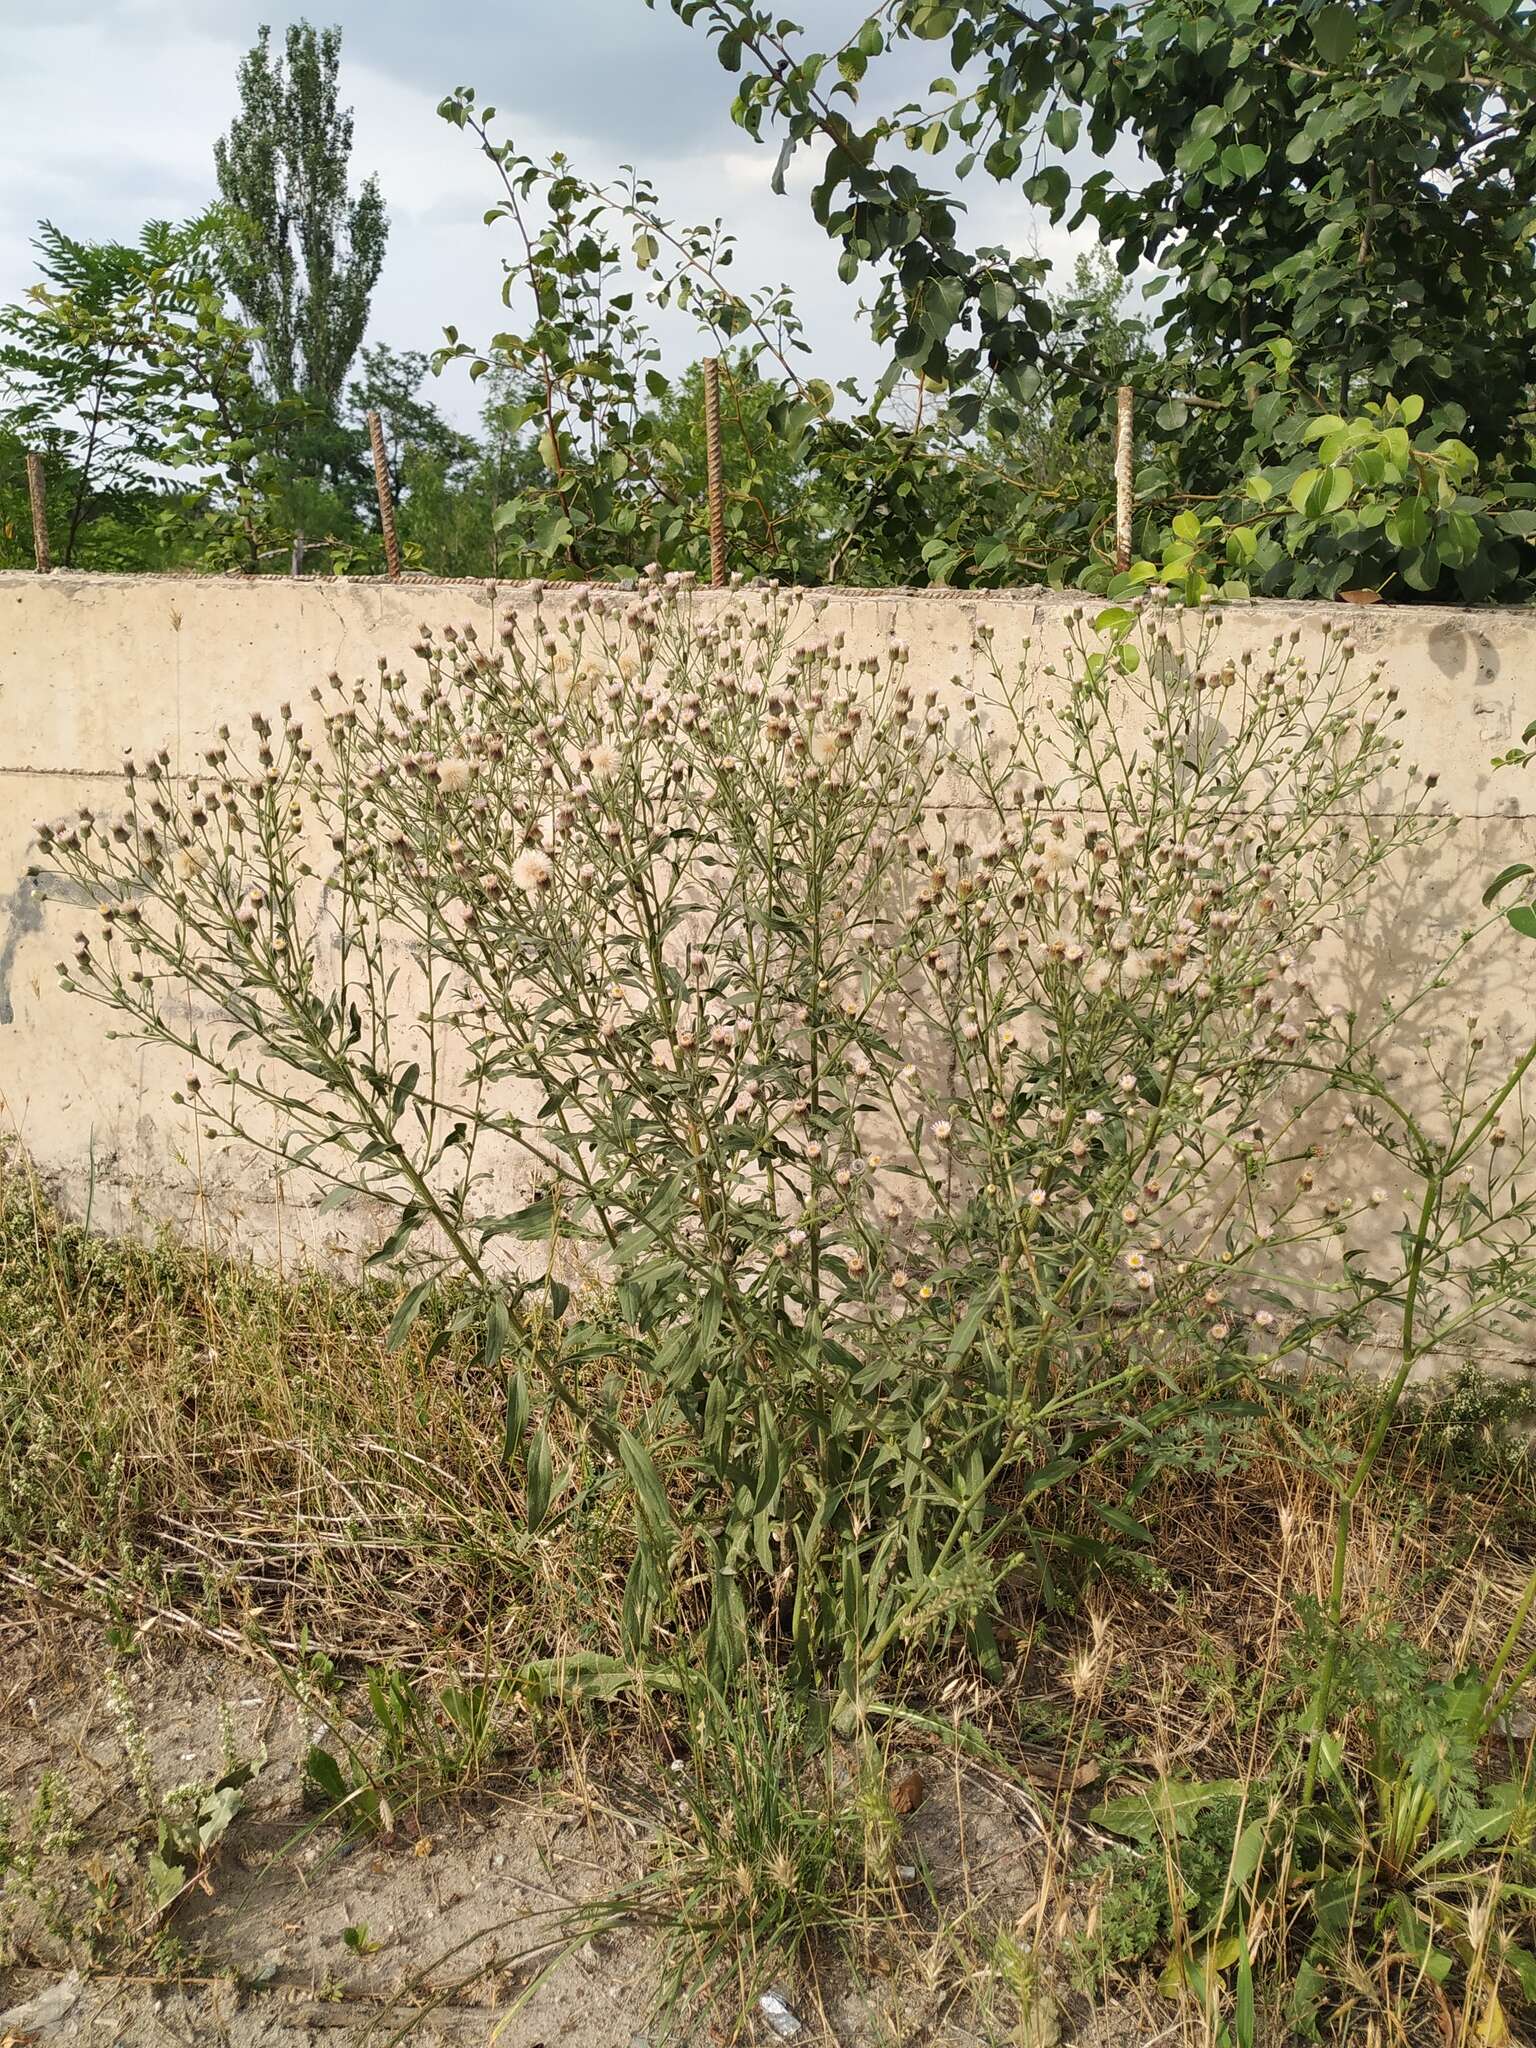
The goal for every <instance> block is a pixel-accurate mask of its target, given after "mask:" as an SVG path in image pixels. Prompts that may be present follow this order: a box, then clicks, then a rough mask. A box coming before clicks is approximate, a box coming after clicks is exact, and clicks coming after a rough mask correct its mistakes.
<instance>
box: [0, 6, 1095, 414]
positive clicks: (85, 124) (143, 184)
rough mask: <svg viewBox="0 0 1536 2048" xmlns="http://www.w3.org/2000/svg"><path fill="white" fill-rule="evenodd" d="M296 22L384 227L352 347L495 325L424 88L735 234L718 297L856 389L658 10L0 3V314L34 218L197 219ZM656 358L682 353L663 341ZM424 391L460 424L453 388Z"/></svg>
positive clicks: (859, 369)
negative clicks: (258, 71)
mask: <svg viewBox="0 0 1536 2048" xmlns="http://www.w3.org/2000/svg"><path fill="white" fill-rule="evenodd" d="M305 12H307V13H308V15H309V17H310V18H311V19H313V20H315V21H317V22H320V23H328V22H331V21H336V22H338V23H339V24H340V26H341V28H342V31H343V57H342V85H343V97H344V99H345V100H347V101H349V102H350V103H351V104H352V106H353V107H354V109H355V111H356V117H357V132H356V145H355V150H354V154H353V167H354V173H355V175H359V176H360V175H362V174H364V173H366V172H368V171H376V172H377V173H378V175H379V179H380V182H381V184H382V186H383V189H384V194H385V198H386V200H387V203H388V206H389V210H390V215H391V219H392V223H393V226H392V233H391V237H390V245H389V254H388V257H387V259H386V262H385V267H384V274H383V277H382V278H381V280H380V283H379V287H378V290H377V292H376V294H375V297H374V305H373V322H372V337H373V338H374V339H376V340H387V341H389V342H391V343H393V344H394V345H395V346H396V347H400V348H421V349H429V348H431V347H432V346H433V345H434V344H435V343H436V342H437V341H438V340H439V339H440V338H441V329H442V328H443V326H444V325H445V324H448V323H450V322H451V323H453V324H454V325H456V326H458V327H459V329H460V330H461V332H462V333H463V334H464V335H465V336H466V338H474V337H477V336H480V335H485V334H489V333H490V332H491V331H493V328H494V326H495V325H497V324H501V323H498V320H497V316H498V314H499V312H500V306H499V297H498V295H499V290H500V281H501V272H500V245H499V238H500V236H502V235H504V234H505V233H506V232H507V230H506V229H505V227H502V228H499V229H497V228H487V227H486V226H485V225H484V224H483V219H482V216H483V214H484V211H485V209H486V207H487V206H489V205H490V204H491V203H492V202H493V200H494V197H495V193H494V191H493V190H492V188H491V186H490V184H489V182H488V180H489V177H490V175H491V173H490V166H489V165H487V164H486V163H485V162H484V161H483V159H482V158H480V157H479V155H478V154H477V152H476V148H475V144H474V141H473V138H471V137H468V136H465V135H463V134H461V133H459V132H458V131H457V130H455V129H452V128H450V127H448V125H447V124H446V123H445V122H443V121H441V120H440V119H439V118H438V116H437V112H436V108H437V103H438V101H439V100H440V99H441V98H442V96H443V95H444V93H446V92H447V91H449V90H451V88H452V87H454V86H456V85H460V84H472V85H474V86H475V87H476V90H477V93H478V95H479V98H480V100H481V102H482V103H484V102H486V101H490V102H492V103H493V104H494V105H495V106H496V107H497V108H498V109H499V110H500V111H501V113H502V114H503V116H504V117H505V120H504V123H503V132H505V133H510V134H511V135H513V136H514V137H515V138H516V140H517V141H518V143H519V144H520V145H521V146H522V147H523V148H524V149H525V150H526V151H527V152H528V153H529V154H530V155H534V156H543V155H545V154H547V153H548V152H549V151H550V150H552V149H564V150H565V151H567V152H568V153H569V154H570V155H571V156H572V157H573V158H574V159H575V161H576V162H577V164H578V166H579V167H580V168H581V169H583V170H584V171H586V172H587V173H588V174H590V175H592V176H594V177H606V176H608V175H610V174H611V173H612V172H613V170H614V169H615V168H616V167H617V166H618V165H619V164H620V163H624V162H630V163H633V164H635V165H636V167H637V168H638V169H640V170H641V171H642V172H644V173H645V174H646V175H648V176H649V177H650V178H651V180H652V182H653V183H654V184H655V186H656V187H657V189H658V193H659V196H660V199H661V203H662V210H663V212H664V213H667V214H668V215H670V216H671V217H673V218H681V219H685V220H689V221H693V220H700V219H706V218H708V219H712V218H713V217H714V216H715V215H716V214H719V215H722V216H723V217H724V219H725V221H726V224H727V226H728V227H730V228H732V229H733V231H734V232H735V233H736V235H737V236H738V240H739V245H740V246H739V254H738V258H737V265H736V281H737V283H738V285H739V286H741V287H742V288H745V287H747V286H749V285H752V284H777V283H778V282H780V281H781V280H782V281H785V282H787V283H789V284H791V285H792V286H793V287H794V288H795V291H796V294H797V297H798V299H799V302H800V307H801V311H802V314H803V316H804V318H805V320H806V324H807V328H808V331H809V335H810V339H811V340H812V342H813V343H814V344H815V350H816V355H815V367H816V370H817V372H818V373H819V374H821V375H823V376H826V377H828V378H829V379H833V380H835V379H836V378H838V377H841V376H845V375H849V374H854V375H859V376H862V377H868V375H869V374H870V372H871V371H872V370H873V369H874V368H875V367H876V359H875V356H874V352H873V349H872V347H871V345H870V344H869V342H868V341H867V339H866V338H865V337H864V336H863V334H862V333H861V331H860V328H859V324H858V319H857V305H858V298H859V293H858V291H857V290H855V289H850V288H848V287H845V286H844V285H842V284H841V283H840V282H839V281H838V278H837V275H836V269H835V261H836V252H835V250H834V248H833V245H832V244H831V243H830V242H828V240H827V239H826V237H825V236H824V235H823V234H822V233H821V231H820V230H819V229H818V228H817V227H816V226H815V224H814V222H813V221H812V220H811V218H810V214H809V209H808V207H807V204H806V186H807V183H808V175H807V172H806V170H805V169H804V168H802V172H801V175H800V177H799V178H798V180H797V179H796V178H795V176H794V175H793V174H792V176H791V180H790V187H789V191H788V193H787V195H786V196H785V197H783V198H777V197H775V196H774V194H773V193H772V192H771V191H770V189H769V177H770V173H771V171H772V168H773V160H774V155H775V151H774V150H773V149H770V148H758V147H757V146H755V145H754V144H753V143H752V142H751V141H750V139H749V138H748V137H746V136H745V135H744V134H743V133H742V132H741V131H740V130H739V129H737V128H736V127H734V126H733V124H732V122H731V120H730V112H729V108H730V96H731V81H730V80H729V79H728V77H727V75H726V74H725V73H724V72H723V71H721V70H720V68H719V66H718V65H717V63H716V61H715V57H714V53H713V50H712V47H711V46H710V44H709V42H708V41H707V39H706V38H705V36H704V35H703V33H702V32H701V31H694V30H688V29H685V28H683V27H682V26H681V25H680V24H679V23H678V21H677V20H676V18H675V16H674V15H673V14H672V12H671V9H670V7H669V6H668V5H667V0H657V5H656V8H655V10H654V11H652V10H651V9H650V8H648V7H647V6H646V5H645V4H644V0H438V4H436V5H432V6H428V5H423V4H421V0H330V4H329V5H327V4H325V0H314V4H313V5H311V6H310V7H309V8H308V9H305V8H303V7H302V6H300V7H291V6H287V5H275V4H273V0H46V4H37V0H0V303H5V302H8V301H10V300H13V299H16V298H18V297H20V295H21V294H22V292H23V291H24V290H25V289H26V287H27V285H28V284H29V283H30V282H31V281H32V279H33V276H34V274H35V273H34V270H33V266H32V257H31V250H30V248H29V246H28V244H29V238H30V236H31V234H32V233H33V230H34V226H35V223H36V222H37V221H38V220H39V219H42V218H47V219H50V220H52V221H54V222H55V223H56V224H57V225H58V226H59V227H61V228H63V229H65V230H66V231H68V232H69V233H71V234H75V235H81V236H85V237H89V238H102V239H105V238H123V239H131V238H133V237H134V236H136V234H137V232H138V229H139V227H140V225H141V224H142V223H143V222H144V221H145V220H148V219H153V218H157V217H160V218H167V217H169V218H176V217H181V216H185V215H187V214H190V213H193V212H196V211H197V210H198V209H199V208H200V207H201V206H203V205H204V204H206V203H207V201H208V200H209V199H210V198H211V197H213V196H214V183H213V160H212V150H213V141H214V138H215V136H216V135H218V134H220V133H221V132H222V131H223V130H224V129H225V128H226V127H227V125H228V123H229V120H230V117H231V115H232V114H233V113H234V111H235V105H236V95H235V70H236V65H237V63H238V61H239V58H240V55H241V53H242V51H243V50H244V49H245V48H246V47H247V46H248V45H249V44H250V43H251V41H252V40H253V39H254V36H255V33H256V30H257V28H258V26H259V25H260V24H261V23H262V22H270V23H271V24H272V25H273V30H274V35H275V37H279V38H280V35H281V30H282V27H283V25H284V24H285V23H286V22H288V21H289V20H292V19H296V18H299V17H300V15H301V14H303V13H305ZM863 12H864V9H863V8H862V7H861V6H860V4H859V0H800V6H799V8H798V10H797V13H798V17H799V18H800V19H801V20H803V21H804V22H805V23H806V24H807V26H808V27H809V28H810V29H811V30H812V31H813V32H814V36H815V40H816V43H817V45H818V46H819V47H822V48H826V47H829V46H831V45H833V44H835V41H836V40H837V39H840V38H841V37H842V36H843V35H845V34H846V33H847V32H848V30H849V28H850V26H852V25H855V24H856V23H857V21H858V20H859V19H860V18H861V17H862V14H863ZM942 62H943V52H942V49H941V48H940V47H939V46H937V45H931V44H928V45H920V46H915V47H914V48H912V49H910V50H906V51H903V52H901V53H899V55H898V57H897V58H896V59H894V60H892V68H893V71H894V67H895V65H896V64H898V63H899V64H900V66H901V67H902V68H901V71H900V73H899V74H897V77H898V78H899V84H900V87H901V89H903V90H904V91H905V90H912V89H919V88H921V86H922V85H923V84H924V83H926V79H927V77H928V75H929V74H930V72H932V71H934V70H937V69H939V68H941V67H942ZM967 197H968V199H969V201H970V205H971V209H972V225H973V228H974V231H975V234H976V237H977V239H978V240H984V241H999V242H1006V243H1008V244H1009V245H1011V246H1013V247H1015V248H1019V249H1023V248H1031V249H1038V250H1039V251H1040V252H1041V253H1043V254H1046V255H1048V256H1053V257H1057V258H1059V257H1060V256H1061V254H1062V253H1063V251H1064V249H1065V246H1066V245H1065V241H1064V238H1063V237H1062V236H1060V235H1056V234H1053V232H1052V231H1051V230H1050V229H1049V228H1048V227H1047V226H1046V225H1045V224H1044V223H1043V222H1042V221H1041V220H1040V219H1039V218H1038V217H1037V216H1036V215H1035V214H1034V210H1033V209H1032V208H1030V207H1029V206H1028V205H1027V204H1026V203H1025V202H1024V201H1023V200H1022V199H1021V198H1020V197H1019V196H1018V195H1017V193H1008V192H1001V193H1000V192H996V191H984V190H983V189H982V188H981V187H980V186H977V187H976V189H975V190H974V191H973V192H972V191H969V190H968V193H967ZM663 340H664V341H665V342H666V343H667V344H668V349H669V354H670V355H672V356H674V358H675V356H676V355H677V354H678V353H679V352H680V350H681V349H682V348H683V347H684V346H685V344H684V342H683V338H682V335H681V332H680V331H679V330H677V329H675V328H673V329H672V330H671V331H667V330H666V329H665V328H664V329H663ZM437 395H438V396H439V398H440V400H441V401H443V402H444V403H445V406H446V409H447V410H449V411H450V412H452V413H453V414H454V415H455V416H457V417H459V418H461V419H465V420H468V419H469V418H470V417H471V416H472V408H473V400H472V398H471V396H470V392H469V387H468V383H467V379H464V378H463V377H462V375H461V373H458V372H454V371H450V372H449V373H447V375H446V376H445V377H444V379H443V383H442V386H441V387H440V389H439V391H438V393H437Z"/></svg>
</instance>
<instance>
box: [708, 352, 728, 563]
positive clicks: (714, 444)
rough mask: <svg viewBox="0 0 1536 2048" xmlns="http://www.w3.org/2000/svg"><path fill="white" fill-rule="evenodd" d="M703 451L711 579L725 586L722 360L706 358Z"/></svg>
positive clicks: (713, 357)
mask: <svg viewBox="0 0 1536 2048" xmlns="http://www.w3.org/2000/svg"><path fill="white" fill-rule="evenodd" d="M704 452H705V462H706V475H707V476H708V479H709V580H710V582H711V583H712V584H713V585H714V587H715V589H716V590H722V589H723V588H724V587H725V478H724V474H723V471H722V467H721V462H720V359H719V357H718V356H706V357H705V358H704Z"/></svg>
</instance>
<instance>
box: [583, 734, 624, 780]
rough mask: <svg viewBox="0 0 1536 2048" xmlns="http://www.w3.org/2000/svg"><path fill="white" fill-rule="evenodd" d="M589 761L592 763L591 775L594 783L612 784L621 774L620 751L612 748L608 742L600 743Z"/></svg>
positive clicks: (589, 757) (593, 750)
mask: <svg viewBox="0 0 1536 2048" xmlns="http://www.w3.org/2000/svg"><path fill="white" fill-rule="evenodd" d="M588 760H589V761H590V763H591V766H590V769H589V773H590V774H591V777H592V780H593V781H594V782H611V781H612V780H613V778H614V776H615V775H617V774H618V772H619V766H620V755H619V750H618V748H617V747H615V746H611V745H610V744H609V742H608V741H607V740H599V741H598V743H597V745H596V746H595V747H594V748H593V749H592V752H591V754H590V755H589V756H588Z"/></svg>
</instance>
